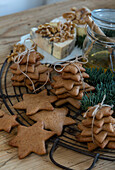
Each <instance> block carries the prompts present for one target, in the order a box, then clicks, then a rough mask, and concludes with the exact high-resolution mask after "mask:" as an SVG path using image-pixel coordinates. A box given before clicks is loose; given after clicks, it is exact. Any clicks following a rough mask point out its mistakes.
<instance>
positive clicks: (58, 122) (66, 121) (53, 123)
mask: <svg viewBox="0 0 115 170" xmlns="http://www.w3.org/2000/svg"><path fill="white" fill-rule="evenodd" d="M67 113H68V109H67V108H55V109H54V110H53V111H45V110H44V111H40V112H38V113H36V114H34V115H32V116H30V118H31V119H32V120H34V121H38V122H39V121H43V123H44V126H45V129H50V130H52V131H54V132H55V133H56V134H57V135H61V133H62V130H63V126H64V125H71V124H74V123H75V120H73V119H72V118H70V117H66V115H67Z"/></svg>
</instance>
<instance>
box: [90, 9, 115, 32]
mask: <svg viewBox="0 0 115 170" xmlns="http://www.w3.org/2000/svg"><path fill="white" fill-rule="evenodd" d="M91 16H92V19H93V20H94V21H95V23H96V24H97V25H98V26H101V27H104V28H109V29H113V30H115V9H95V10H93V11H92V13H91Z"/></svg>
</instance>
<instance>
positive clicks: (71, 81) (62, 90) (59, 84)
mask: <svg viewBox="0 0 115 170" xmlns="http://www.w3.org/2000/svg"><path fill="white" fill-rule="evenodd" d="M78 60H79V59H78V58H76V59H75V60H74V61H70V62H69V61H68V62H65V63H64V64H62V65H61V69H60V70H58V69H57V68H56V66H58V64H57V65H56V64H55V65H54V69H55V70H56V71H57V72H60V73H61V74H60V75H57V76H53V80H54V82H53V83H51V85H52V88H53V89H51V92H52V93H53V94H55V95H56V96H57V97H58V99H59V100H58V101H57V102H56V103H55V104H56V106H60V105H63V104H65V103H70V104H71V105H73V106H74V107H76V108H80V107H79V106H80V101H79V100H81V99H82V97H83V95H84V92H90V91H93V90H95V88H94V87H93V86H90V85H89V84H87V83H86V82H85V81H84V79H85V78H89V75H88V74H87V73H85V69H84V68H83V67H82V64H81V62H79V61H78ZM86 62H87V60H86ZM59 66H60V64H59ZM75 103H76V104H75Z"/></svg>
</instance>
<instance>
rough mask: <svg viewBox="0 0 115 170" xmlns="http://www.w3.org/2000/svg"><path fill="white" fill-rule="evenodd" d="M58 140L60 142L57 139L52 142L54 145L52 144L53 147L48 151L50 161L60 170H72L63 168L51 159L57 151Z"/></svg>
mask: <svg viewBox="0 0 115 170" xmlns="http://www.w3.org/2000/svg"><path fill="white" fill-rule="evenodd" d="M59 140H60V139H59V138H57V139H56V140H55V142H54V144H53V146H52V148H51V150H50V153H49V157H50V159H51V161H52V162H53V163H54V164H55V165H56V166H58V167H60V168H62V169H66V170H72V169H70V168H67V167H65V166H63V165H61V164H59V163H57V162H56V161H55V160H54V158H53V153H54V151H56V149H57V146H58V143H59Z"/></svg>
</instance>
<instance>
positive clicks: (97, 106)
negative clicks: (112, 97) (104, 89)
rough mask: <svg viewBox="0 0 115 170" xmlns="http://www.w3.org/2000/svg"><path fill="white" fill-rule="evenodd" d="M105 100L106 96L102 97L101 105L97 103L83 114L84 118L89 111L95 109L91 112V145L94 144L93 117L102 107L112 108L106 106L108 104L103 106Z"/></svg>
mask: <svg viewBox="0 0 115 170" xmlns="http://www.w3.org/2000/svg"><path fill="white" fill-rule="evenodd" d="M105 99H106V95H104V96H103V99H102V102H101V103H99V104H97V105H95V106H93V107H91V108H90V109H88V110H87V111H86V112H85V114H84V117H86V116H87V113H88V112H89V111H90V110H91V109H93V108H94V107H95V109H94V111H93V113H92V116H93V119H92V124H91V132H92V133H91V134H92V141H93V143H95V142H94V134H93V127H94V121H95V116H96V114H97V112H98V111H99V109H101V108H102V107H105V106H106V107H111V108H113V105H111V106H110V105H108V104H104V101H105Z"/></svg>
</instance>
